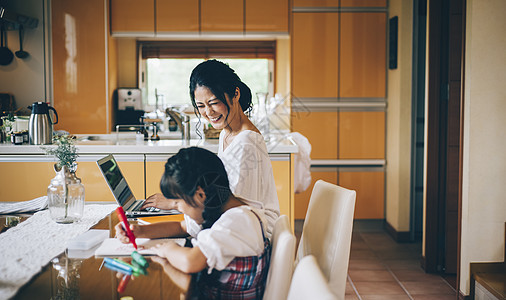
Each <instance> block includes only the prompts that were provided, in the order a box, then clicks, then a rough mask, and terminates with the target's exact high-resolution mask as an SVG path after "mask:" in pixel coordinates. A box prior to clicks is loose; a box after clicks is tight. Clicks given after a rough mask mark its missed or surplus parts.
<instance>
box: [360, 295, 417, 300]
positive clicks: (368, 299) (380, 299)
mask: <svg viewBox="0 0 506 300" xmlns="http://www.w3.org/2000/svg"><path fill="white" fill-rule="evenodd" d="M361 298H362V300H410V298H409V296H408V295H406V294H404V295H363V296H361Z"/></svg>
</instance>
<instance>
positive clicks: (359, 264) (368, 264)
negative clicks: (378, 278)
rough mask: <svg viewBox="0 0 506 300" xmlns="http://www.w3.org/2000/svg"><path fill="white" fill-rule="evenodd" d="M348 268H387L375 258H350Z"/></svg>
mask: <svg viewBox="0 0 506 300" xmlns="http://www.w3.org/2000/svg"><path fill="white" fill-rule="evenodd" d="M348 270H387V268H386V266H385V265H384V264H383V263H382V262H381V261H379V260H376V259H374V260H372V259H350V262H349V264H348Z"/></svg>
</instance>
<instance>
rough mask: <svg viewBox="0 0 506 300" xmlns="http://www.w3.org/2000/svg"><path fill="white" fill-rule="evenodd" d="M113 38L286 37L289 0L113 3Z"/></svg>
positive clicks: (128, 0)
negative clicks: (233, 35) (282, 35)
mask: <svg viewBox="0 0 506 300" xmlns="http://www.w3.org/2000/svg"><path fill="white" fill-rule="evenodd" d="M110 1H111V7H110V10H111V12H110V16H111V20H110V23H111V33H112V34H113V36H131V37H143V36H170V35H181V34H183V35H184V34H190V35H198V34H213V33H218V34H223V33H225V34H230V33H231V34H248V33H251V34H257V33H261V34H287V33H288V24H289V23H288V22H289V21H288V19H289V15H290V14H289V0H271V1H269V0H245V1H237V0H206V1H199V0H185V1H180V0H140V1H134V0H110Z"/></svg>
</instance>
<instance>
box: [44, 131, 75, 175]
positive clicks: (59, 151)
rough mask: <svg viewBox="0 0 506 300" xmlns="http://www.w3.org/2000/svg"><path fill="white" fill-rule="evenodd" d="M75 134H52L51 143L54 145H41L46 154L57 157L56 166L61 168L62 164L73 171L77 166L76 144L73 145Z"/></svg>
mask: <svg viewBox="0 0 506 300" xmlns="http://www.w3.org/2000/svg"><path fill="white" fill-rule="evenodd" d="M74 141H75V136H73V135H68V134H67V135H60V136H57V135H54V136H53V144H56V147H41V148H42V149H43V150H44V152H46V154H47V155H54V156H55V157H56V159H58V162H57V163H56V164H57V167H58V169H62V168H63V167H64V166H65V167H67V169H68V170H69V171H75V169H76V167H77V163H76V160H77V157H78V156H79V155H78V154H77V149H76V146H75V145H74Z"/></svg>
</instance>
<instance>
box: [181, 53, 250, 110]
mask: <svg viewBox="0 0 506 300" xmlns="http://www.w3.org/2000/svg"><path fill="white" fill-rule="evenodd" d="M199 86H202V87H206V88H208V89H209V90H210V91H211V93H213V94H214V95H215V96H216V98H218V100H220V101H221V102H223V104H225V106H226V107H227V109H228V110H229V111H230V105H229V104H228V103H227V99H226V98H225V94H227V95H228V97H229V98H230V99H232V98H234V95H235V89H236V88H237V87H238V88H239V90H240V91H241V97H240V98H239V104H240V105H241V108H242V111H243V112H245V113H248V112H249V111H250V110H251V105H252V102H251V90H250V88H249V87H248V86H247V85H246V84H244V82H242V81H241V79H240V78H239V76H238V75H237V74H236V73H235V71H234V70H233V69H232V68H230V67H229V66H228V65H227V64H225V63H223V62H221V61H218V60H216V59H210V60H206V61H204V62H202V63H200V64H198V65H197V66H196V67H195V68H194V69H193V71H192V74H191V76H190V97H191V100H192V104H193V109H194V110H195V114H196V115H197V116H200V113H199V112H198V108H197V104H196V103H195V89H196V88H197V87H199ZM227 117H228V115H227Z"/></svg>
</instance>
